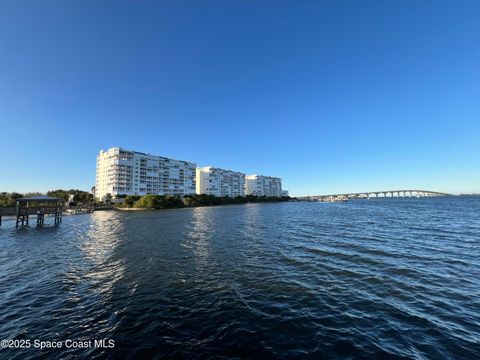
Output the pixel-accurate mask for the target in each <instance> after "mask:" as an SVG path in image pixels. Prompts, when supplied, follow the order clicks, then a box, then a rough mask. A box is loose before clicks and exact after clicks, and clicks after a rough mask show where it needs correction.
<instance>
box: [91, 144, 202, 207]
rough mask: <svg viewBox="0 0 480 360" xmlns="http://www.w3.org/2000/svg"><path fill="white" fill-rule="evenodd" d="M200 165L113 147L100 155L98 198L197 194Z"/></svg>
mask: <svg viewBox="0 0 480 360" xmlns="http://www.w3.org/2000/svg"><path fill="white" fill-rule="evenodd" d="M195 171H196V164H195V163H192V162H188V161H183V160H174V159H170V158H166V157H163V156H155V155H150V154H146V153H141V152H137V151H129V150H124V149H122V148H119V147H113V148H111V149H109V150H106V151H103V150H101V151H100V153H99V154H98V156H97V171H96V174H97V176H96V183H95V197H96V198H97V199H100V200H103V199H104V198H105V196H106V195H107V194H110V195H111V196H112V197H113V198H115V197H117V196H118V195H149V194H153V195H187V194H194V193H195V190H196V187H195Z"/></svg>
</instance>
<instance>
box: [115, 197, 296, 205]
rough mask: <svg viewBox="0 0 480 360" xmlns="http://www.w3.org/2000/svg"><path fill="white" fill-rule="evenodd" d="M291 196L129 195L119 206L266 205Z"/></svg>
mask: <svg viewBox="0 0 480 360" xmlns="http://www.w3.org/2000/svg"><path fill="white" fill-rule="evenodd" d="M289 200H290V197H289V196H282V197H276V196H255V195H247V196H237V197H228V196H224V197H218V196H213V195H204V194H202V195H196V194H192V195H185V196H179V195H166V196H163V195H145V196H135V195H127V196H125V197H124V201H123V202H122V203H121V204H118V205H117V207H119V208H129V209H134V208H136V209H177V208H183V207H198V206H216V205H232V204H247V203H266V202H282V201H289Z"/></svg>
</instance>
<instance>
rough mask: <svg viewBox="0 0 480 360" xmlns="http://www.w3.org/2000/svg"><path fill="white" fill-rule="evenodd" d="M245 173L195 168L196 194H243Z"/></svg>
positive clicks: (233, 195)
mask: <svg viewBox="0 0 480 360" xmlns="http://www.w3.org/2000/svg"><path fill="white" fill-rule="evenodd" d="M244 187H245V174H243V173H240V172H236V171H231V170H225V169H219V168H214V167H212V166H207V167H202V168H197V194H207V195H214V196H229V197H236V196H245V190H244Z"/></svg>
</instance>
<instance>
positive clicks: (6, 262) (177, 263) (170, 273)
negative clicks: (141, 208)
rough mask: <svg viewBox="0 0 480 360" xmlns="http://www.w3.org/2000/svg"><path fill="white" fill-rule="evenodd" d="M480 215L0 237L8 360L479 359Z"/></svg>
mask: <svg viewBox="0 0 480 360" xmlns="http://www.w3.org/2000/svg"><path fill="white" fill-rule="evenodd" d="M479 214H480V200H479V199H478V198H444V199H420V200H417V199H398V200H396V199H393V200H389V199H385V200H373V201H352V202H350V203H341V204H319V203H282V204H250V205H238V206H221V207H205V208H195V209H177V210H165V211H156V212H140V213H139V212H134V213H132V212H113V211H112V212H96V213H94V214H88V215H79V216H71V217H65V218H64V221H63V223H62V224H61V226H59V227H57V228H45V229H35V228H31V229H18V230H16V229H14V225H13V226H8V224H7V225H6V226H3V227H2V228H0V303H1V305H2V306H0V335H1V337H2V338H5V339H9V338H10V339H26V338H29V339H35V338H38V339H44V340H50V339H58V340H65V339H99V338H107V339H114V340H115V344H116V345H115V348H114V349H90V350H87V351H85V350H79V349H64V350H62V352H61V353H59V352H58V351H57V350H51V349H46V350H44V351H35V352H33V351H31V350H27V349H25V350H18V349H17V350H0V358H8V359H11V358H12V359H29V358H43V357H47V358H48V357H54V358H58V357H62V358H83V359H92V358H105V357H107V358H108V357H110V358H120V357H121V358H188V359H191V358H289V359H290V358H305V357H309V358H315V359H318V358H328V359H331V358H342V359H343V358H365V359H371V358H417V359H430V358H431V359H437V358H439V359H440V358H446V359H447V358H452V359H453V358H455V359H472V358H480V342H479V339H480V330H479V329H480V326H479V324H480V310H479V307H478V305H477V303H478V297H479V295H480V293H479V289H480V260H479V259H480V246H479V245H480V244H479V241H480V215H479Z"/></svg>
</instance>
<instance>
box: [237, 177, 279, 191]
mask: <svg viewBox="0 0 480 360" xmlns="http://www.w3.org/2000/svg"><path fill="white" fill-rule="evenodd" d="M245 195H256V196H282V195H283V193H282V179H280V178H278V177H272V176H263V175H248V176H245Z"/></svg>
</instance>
